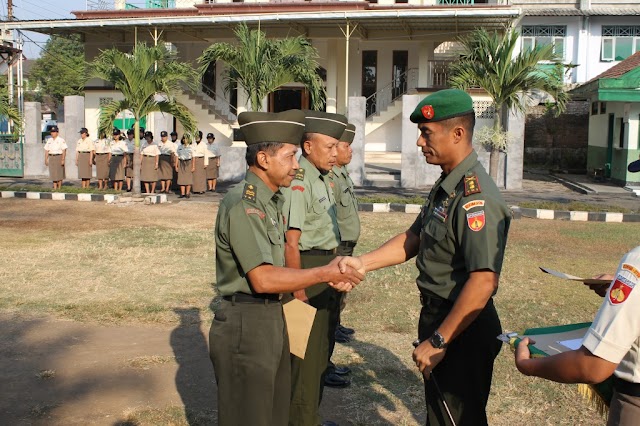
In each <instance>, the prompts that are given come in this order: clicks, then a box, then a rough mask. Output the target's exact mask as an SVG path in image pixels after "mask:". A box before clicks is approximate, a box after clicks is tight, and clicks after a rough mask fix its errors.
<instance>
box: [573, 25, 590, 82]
mask: <svg viewBox="0 0 640 426" xmlns="http://www.w3.org/2000/svg"><path fill="white" fill-rule="evenodd" d="M590 25H591V24H590V22H589V17H588V16H583V17H581V18H580V24H579V29H578V43H577V45H576V46H575V47H574V48H575V49H576V52H577V53H576V55H575V57H576V63H577V64H580V65H579V66H578V67H577V68H576V69H575V72H576V79H575V81H574V83H585V82H587V81H588V80H589V78H588V75H589V74H588V73H589V67H588V65H587V64H588V60H589V55H588V53H589V33H590V32H591V31H590V28H589V27H590Z"/></svg>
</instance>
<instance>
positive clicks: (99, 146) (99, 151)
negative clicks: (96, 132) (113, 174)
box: [93, 133, 111, 189]
mask: <svg viewBox="0 0 640 426" xmlns="http://www.w3.org/2000/svg"><path fill="white" fill-rule="evenodd" d="M95 145H96V155H95V157H94V158H93V163H94V164H95V165H96V179H98V189H107V187H108V185H107V182H108V180H109V163H110V161H111V141H110V140H109V139H107V136H106V135H105V134H104V133H103V134H101V135H100V139H98V140H96V142H95Z"/></svg>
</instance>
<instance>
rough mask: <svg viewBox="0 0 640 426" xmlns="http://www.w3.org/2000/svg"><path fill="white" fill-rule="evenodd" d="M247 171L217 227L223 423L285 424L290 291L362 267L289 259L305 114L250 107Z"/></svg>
mask: <svg viewBox="0 0 640 426" xmlns="http://www.w3.org/2000/svg"><path fill="white" fill-rule="evenodd" d="M238 121H239V123H240V128H241V129H242V132H243V134H244V136H245V141H246V143H247V154H246V160H247V164H248V166H249V170H248V171H247V174H246V177H245V179H244V180H243V181H242V182H240V184H239V185H237V186H236V187H234V188H232V189H231V190H230V191H229V192H228V193H227V195H226V196H225V197H224V199H223V200H222V202H221V203H220V208H219V210H218V216H217V219H216V227H215V240H216V286H217V289H218V293H219V295H220V296H221V297H222V302H221V305H220V307H219V308H218V309H217V310H216V312H215V317H214V320H213V323H212V325H211V330H210V333H209V342H210V349H209V351H210V356H211V360H212V362H213V367H214V371H215V375H216V381H217V383H218V424H219V425H221V426H229V425H233V426H235V425H251V426H261V425H264V426H282V425H286V424H287V420H288V418H289V403H290V397H291V391H290V389H291V364H290V362H291V361H290V357H289V341H288V335H287V327H286V324H285V320H284V317H283V310H282V304H281V299H282V293H285V292H289V293H290V292H292V291H296V290H300V289H304V288H306V287H308V286H310V285H313V284H315V283H317V282H318V281H331V282H334V283H338V284H336V287H337V288H338V289H340V290H350V289H351V287H352V283H353V284H357V283H358V282H359V281H360V279H361V278H362V275H360V274H358V273H357V272H356V271H354V270H350V271H348V272H347V273H346V274H344V275H342V274H341V273H340V270H339V268H338V266H337V263H338V262H337V261H334V262H333V263H332V264H330V265H324V266H322V267H318V268H314V269H308V270H305V271H300V270H298V269H290V268H285V267H284V264H285V263H284V244H285V236H284V229H285V219H284V216H283V214H282V204H283V202H284V200H283V196H282V193H281V192H280V188H281V187H287V186H289V185H290V184H291V181H292V180H293V178H294V176H295V174H296V171H297V170H298V162H297V160H296V157H295V156H296V153H297V150H298V146H299V144H300V140H301V139H302V135H303V132H304V114H303V113H302V112H301V111H298V110H291V111H285V112H282V113H279V114H273V113H263V112H244V113H241V114H240V115H239V117H238Z"/></svg>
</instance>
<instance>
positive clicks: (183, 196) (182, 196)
mask: <svg viewBox="0 0 640 426" xmlns="http://www.w3.org/2000/svg"><path fill="white" fill-rule="evenodd" d="M186 197H187V196H186V195H184V194H180V196H179V197H178V198H186Z"/></svg>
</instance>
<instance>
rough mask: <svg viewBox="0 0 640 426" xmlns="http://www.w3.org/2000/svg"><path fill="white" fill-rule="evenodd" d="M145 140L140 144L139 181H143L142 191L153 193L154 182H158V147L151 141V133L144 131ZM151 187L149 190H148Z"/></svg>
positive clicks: (154, 190) (154, 188) (154, 189)
mask: <svg viewBox="0 0 640 426" xmlns="http://www.w3.org/2000/svg"><path fill="white" fill-rule="evenodd" d="M144 138H145V139H146V141H145V142H144V143H143V144H142V145H141V146H140V157H141V163H142V165H141V171H140V181H142V182H143V183H144V192H145V193H147V194H155V192H156V183H157V182H158V161H159V159H160V149H159V148H158V144H156V143H154V142H153V133H151V132H145V133H144ZM149 188H151V191H149Z"/></svg>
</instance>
